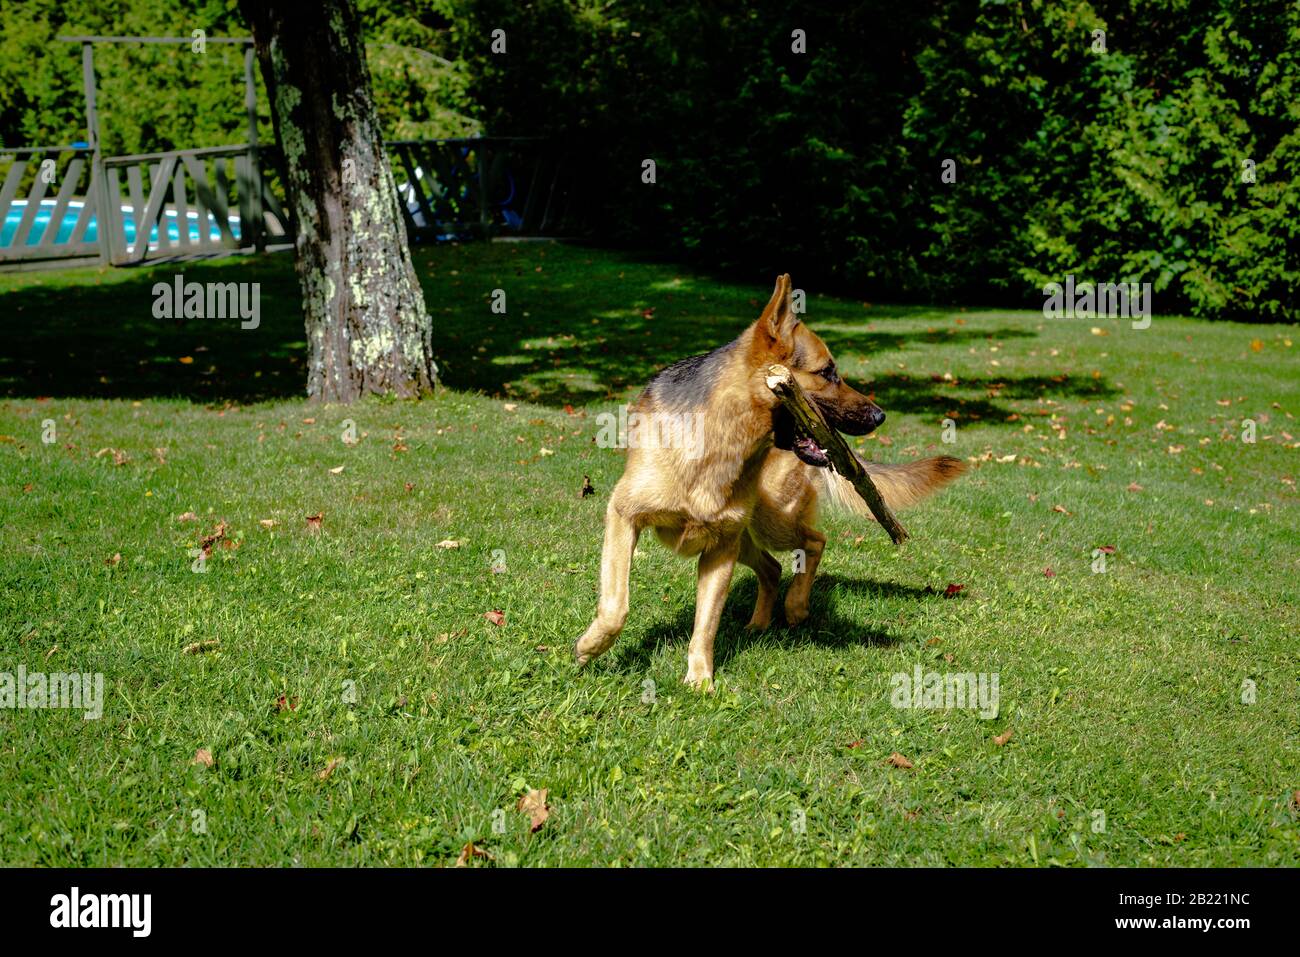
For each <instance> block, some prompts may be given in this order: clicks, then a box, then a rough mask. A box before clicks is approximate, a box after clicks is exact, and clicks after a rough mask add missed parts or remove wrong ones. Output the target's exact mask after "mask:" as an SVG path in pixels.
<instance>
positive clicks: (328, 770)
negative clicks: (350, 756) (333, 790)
mask: <svg viewBox="0 0 1300 957" xmlns="http://www.w3.org/2000/svg"><path fill="white" fill-rule="evenodd" d="M342 763H343V757H342V755H340V756H338V757H333V758H330V759H329V763H328V764H326V765H325V767H324V768H323V769H322V770H320V771H317V772H316V777H318V778H320V780H322V781H324V780H325V779H326V778H328V777H329V776H330V775H331V774H333V773H334V769H335V768H337V767H338V766H339V765H340V764H342Z"/></svg>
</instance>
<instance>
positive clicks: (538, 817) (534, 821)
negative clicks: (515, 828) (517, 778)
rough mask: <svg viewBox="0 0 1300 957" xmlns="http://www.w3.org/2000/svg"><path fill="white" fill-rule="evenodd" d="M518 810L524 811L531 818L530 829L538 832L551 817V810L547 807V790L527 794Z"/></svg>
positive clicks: (517, 806) (517, 807)
mask: <svg viewBox="0 0 1300 957" xmlns="http://www.w3.org/2000/svg"><path fill="white" fill-rule="evenodd" d="M516 810H519V811H522V812H523V813H524V814H527V815H528V816H529V818H531V823H530V827H531V829H532V830H534V831H536V830H537V829H538V828H540V827H541V826H542V825H543V824H545V823H546V819H547V818H548V817H550V816H551V809H550V808H549V807H547V806H546V788H542V789H541V790H540V791H534V790H531V789H530V790H529V791H528V793H527V794H525V795H524V796H523V797H521V798H520V799H519V803H518V804H517V805H516Z"/></svg>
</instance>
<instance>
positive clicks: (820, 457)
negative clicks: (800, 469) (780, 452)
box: [793, 436, 831, 468]
mask: <svg viewBox="0 0 1300 957" xmlns="http://www.w3.org/2000/svg"><path fill="white" fill-rule="evenodd" d="M793 452H794V454H795V455H797V456H799V458H800V459H801V460H802V461H804V462H807V463H808V464H809V465H816V466H817V467H818V468H825V467H826V466H827V465H829V464H830V461H831V460H830V459H829V458H827V456H826V453H825V452H824V451H822V447H821V446H820V445H818V444H817V443H816V442H814V441H813V440H812V439H810V438H808V437H807V436H800V437H799V438H797V439H795V440H794V448H793Z"/></svg>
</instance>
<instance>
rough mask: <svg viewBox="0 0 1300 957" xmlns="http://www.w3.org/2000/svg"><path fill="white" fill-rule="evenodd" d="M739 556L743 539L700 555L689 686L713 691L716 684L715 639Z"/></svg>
mask: <svg viewBox="0 0 1300 957" xmlns="http://www.w3.org/2000/svg"><path fill="white" fill-rule="evenodd" d="M739 554H740V536H739V535H734V536H732V537H730V538H727V539H724V540H723V541H721V542H719V543H718V544H716V545H714V546H713V547H711V548H708V549H706V550H705V551H704V552H702V553H701V554H700V567H699V576H698V579H697V581H696V586H695V630H694V631H693V632H691V647H690V650H689V652H688V653H687V657H686V664H687V668H686V677H685V679H683V680H684V681H685V682H686V684H688V685H692V686H694V687H696V688H700V687H704V688H706V689H711V687H712V681H713V639H714V637H715V636H716V635H717V633H718V621H719V620H720V619H721V618H722V606H723V605H724V604H726V601H727V590H728V589H729V588H730V587H731V573H732V572H733V571H734V570H735V568H736V558H737V556H738V555H739Z"/></svg>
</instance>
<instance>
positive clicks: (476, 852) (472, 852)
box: [456, 841, 492, 867]
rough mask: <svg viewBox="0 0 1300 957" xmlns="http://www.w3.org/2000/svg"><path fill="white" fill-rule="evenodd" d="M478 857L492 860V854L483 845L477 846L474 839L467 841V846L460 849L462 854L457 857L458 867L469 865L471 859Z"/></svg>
mask: <svg viewBox="0 0 1300 957" xmlns="http://www.w3.org/2000/svg"><path fill="white" fill-rule="evenodd" d="M476 857H483V858H486V859H487V860H489V861H490V860H492V855H491V854H489V853H488V852H487V851H485V850H483V848H481V847H475V846H474V842H473V841H466V842H465V846H464V847H462V848H461V849H460V856H459V857H457V858H456V866H457V867H468V866H469V863H470V861H472V860H473V859H474V858H476Z"/></svg>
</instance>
